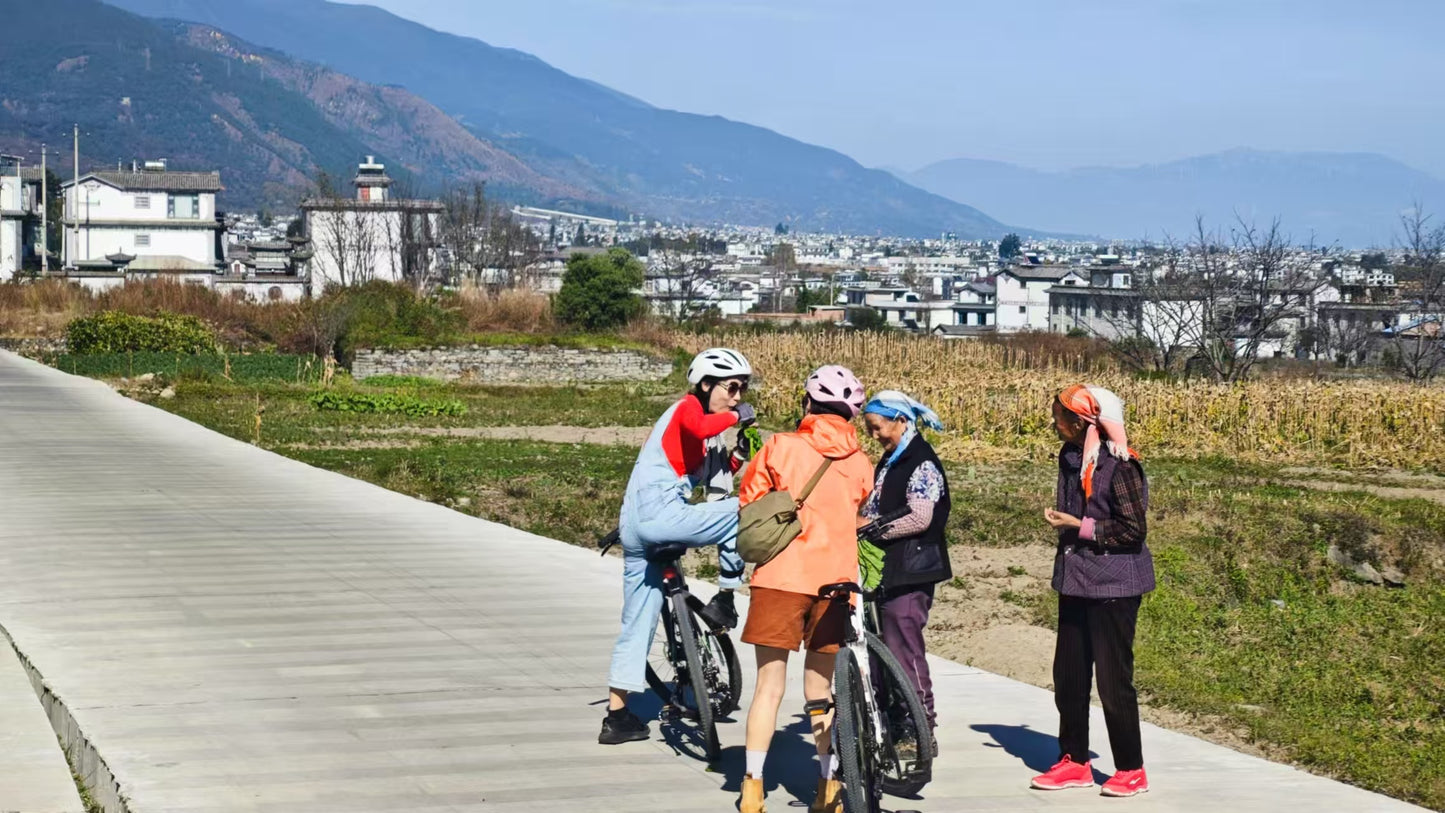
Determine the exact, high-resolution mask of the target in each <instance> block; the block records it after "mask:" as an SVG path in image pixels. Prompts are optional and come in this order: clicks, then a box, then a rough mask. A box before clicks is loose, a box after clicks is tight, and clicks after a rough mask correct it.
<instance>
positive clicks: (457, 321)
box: [327, 281, 463, 352]
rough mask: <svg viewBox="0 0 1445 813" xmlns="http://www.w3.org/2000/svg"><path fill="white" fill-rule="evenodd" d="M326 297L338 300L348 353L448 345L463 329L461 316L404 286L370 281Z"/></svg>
mask: <svg viewBox="0 0 1445 813" xmlns="http://www.w3.org/2000/svg"><path fill="white" fill-rule="evenodd" d="M327 295H328V296H331V297H335V298H337V299H338V300H340V308H341V310H342V311H343V312H344V313H345V315H346V320H345V329H344V333H343V336H344V345H345V347H346V350H347V351H348V352H350V351H351V350H354V349H355V348H358V347H416V346H427V345H443V344H450V343H453V342H454V341H455V340H456V337H457V335H458V334H459V333H460V332H461V330H462V327H463V319H462V316H461V314H460V313H458V312H457V311H455V310H448V309H447V308H444V307H442V306H441V305H440V304H438V303H437V302H435V301H432V300H430V299H427V298H425V297H420V296H417V294H416V292H415V291H413V290H412V289H411V288H408V287H407V286H405V285H397V284H394V283H390V282H381V281H373V282H368V283H366V284H365V285H361V286H358V287H355V288H344V289H339V290H337V291H336V292H335V293H331V292H328V294H327Z"/></svg>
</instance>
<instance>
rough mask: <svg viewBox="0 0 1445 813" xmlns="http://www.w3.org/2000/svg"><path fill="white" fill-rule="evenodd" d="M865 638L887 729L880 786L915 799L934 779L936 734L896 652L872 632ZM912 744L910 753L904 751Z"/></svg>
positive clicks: (881, 764)
mask: <svg viewBox="0 0 1445 813" xmlns="http://www.w3.org/2000/svg"><path fill="white" fill-rule="evenodd" d="M864 637H865V638H866V640H867V641H868V654H869V655H871V656H872V657H873V660H872V667H873V669H874V671H875V673H876V674H875V683H874V685H876V686H879V687H880V688H881V693H880V694H879V695H878V696H876V697H875V698H874V702H876V703H877V704H878V711H879V716H880V717H882V718H883V724H884V725H885V726H887V727H888V731H887V732H886V734H887V736H885V737H883V738H882V739H883V745H884V753H883V754H881V759H880V760H879V763H880V768H879V770H880V773H881V777H880V783H881V787H882V789H883V792H884V793H887V794H889V795H892V796H907V797H915V796H917V795H918V792H919V791H921V790H923V788H924V786H925V785H927V784H928V783H929V782H930V781H932V779H933V731H932V730H931V729H930V728H929V727H928V712H927V711H926V710H925V709H924V708H923V701H922V700H920V699H919V698H918V692H917V691H916V690H914V688H913V681H911V680H910V679H909V678H908V674H907V673H906V672H904V671H903V665H902V664H900V663H899V662H898V659H897V658H895V657H893V652H892V651H891V650H889V649H888V647H887V645H885V644H884V643H883V641H882V640H880V639H879V638H878V636H876V635H874V634H873V633H871V632H869V633H865V634H864ZM910 743H911V744H912V746H913V749H912V750H913V752H914V753H911V754H910V753H907V752H905V751H904V750H903V748H904V747H905V744H910Z"/></svg>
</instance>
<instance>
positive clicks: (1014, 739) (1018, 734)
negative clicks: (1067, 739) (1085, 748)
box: [969, 724, 1108, 783]
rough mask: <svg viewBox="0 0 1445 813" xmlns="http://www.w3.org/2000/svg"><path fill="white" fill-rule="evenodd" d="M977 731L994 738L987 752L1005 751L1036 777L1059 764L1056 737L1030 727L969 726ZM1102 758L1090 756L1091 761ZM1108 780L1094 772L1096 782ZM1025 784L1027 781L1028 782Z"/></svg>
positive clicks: (1099, 773)
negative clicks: (994, 749)
mask: <svg viewBox="0 0 1445 813" xmlns="http://www.w3.org/2000/svg"><path fill="white" fill-rule="evenodd" d="M969 728H972V729H973V730H974V731H977V732H979V733H982V734H987V735H988V736H990V737H993V742H991V743H984V747H986V748H1002V749H1003V750H1004V751H1006V752H1008V753H1009V755H1010V756H1014V757H1017V758H1018V759H1019V760H1020V761H1021V762H1023V764H1024V765H1026V766H1028V767H1029V768H1030V769H1031V770H1033V771H1034V772H1035V773H1043V772H1044V771H1047V770H1048V769H1049V768H1051V767H1053V765H1054V763H1055V762H1058V761H1059V739H1058V737H1056V736H1054V735H1053V734H1045V733H1044V732H1042V731H1035V730H1033V729H1032V728H1029V727H1028V726H1026V725H997V724H984V725H974V726H969ZM1098 757H1099V755H1098V754H1097V753H1095V752H1093V751H1090V752H1089V759H1091V760H1092V759H1098ZM1106 779H1108V777H1107V776H1105V775H1104V774H1103V773H1102V772H1100V771H1099V770H1098V769H1097V768H1095V769H1094V781H1095V782H1097V783H1103V782H1104V781H1105V780H1106ZM1025 781H1027V780H1026V779H1025Z"/></svg>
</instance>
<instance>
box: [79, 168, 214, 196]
mask: <svg viewBox="0 0 1445 813" xmlns="http://www.w3.org/2000/svg"><path fill="white" fill-rule="evenodd" d="M86 178H95V179H96V180H99V181H103V182H105V183H108V184H110V185H111V186H114V187H116V188H117V189H124V190H127V191H135V192H220V191H221V190H222V189H225V187H224V186H222V185H221V173H219V172H115V171H101V172H91V173H88V174H86V175H83V176H81V180H82V181H84V180H85V179H86ZM64 185H65V186H70V185H71V183H70V182H66V183H65V184H64Z"/></svg>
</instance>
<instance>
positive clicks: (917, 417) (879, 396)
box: [863, 390, 943, 431]
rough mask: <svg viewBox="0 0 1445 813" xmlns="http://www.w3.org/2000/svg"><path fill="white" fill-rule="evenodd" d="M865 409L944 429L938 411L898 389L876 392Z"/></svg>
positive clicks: (876, 413) (932, 427)
mask: <svg viewBox="0 0 1445 813" xmlns="http://www.w3.org/2000/svg"><path fill="white" fill-rule="evenodd" d="M863 411H864V412H865V413H867V412H872V413H873V414H874V415H882V416H883V417H885V418H893V419H897V418H902V419H903V420H905V421H908V422H909V423H921V424H923V425H924V426H926V427H928V428H929V429H934V430H937V431H942V430H943V421H940V420H939V419H938V413H936V412H934V411H933V410H931V409H929V408H928V407H926V406H924V405H923V404H921V403H919V402H918V401H915V400H913V399H912V398H909V397H908V396H907V395H904V394H903V393H901V392H899V391H898V390H882V391H881V392H876V393H874V394H873V398H872V399H871V400H869V401H868V403H867V404H865V405H864V406H863Z"/></svg>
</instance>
